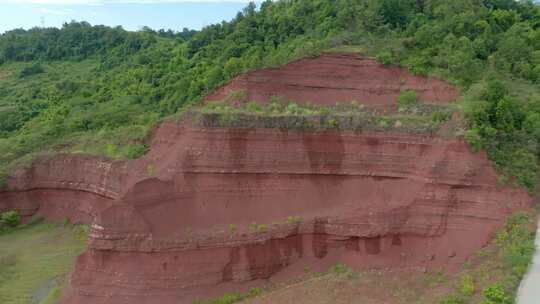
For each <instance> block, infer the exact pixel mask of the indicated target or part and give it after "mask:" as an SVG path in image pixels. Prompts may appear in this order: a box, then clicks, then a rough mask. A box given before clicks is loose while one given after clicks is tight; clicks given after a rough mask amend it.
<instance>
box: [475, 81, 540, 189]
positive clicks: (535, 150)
mask: <svg viewBox="0 0 540 304" xmlns="http://www.w3.org/2000/svg"><path fill="white" fill-rule="evenodd" d="M480 98H481V99H483V100H482V101H478V102H476V103H474V104H473V106H472V107H471V108H470V109H468V110H467V111H466V115H467V118H468V121H469V123H470V130H468V131H467V132H466V134H465V138H466V139H467V141H468V142H469V143H470V144H471V146H472V147H473V149H474V150H479V149H486V150H487V151H488V153H489V155H490V157H491V159H492V160H493V161H494V162H495V163H496V164H497V165H498V167H499V168H500V169H501V170H502V172H503V173H504V174H506V175H507V176H513V177H515V179H516V180H517V182H518V183H519V184H521V185H523V186H525V187H527V188H528V189H529V190H530V191H533V190H534V189H535V187H536V182H537V178H538V174H539V173H540V163H539V158H538V157H539V156H540V141H539V140H540V137H538V135H540V134H539V133H538V129H537V127H539V126H540V120H539V119H540V106H539V105H540V101H539V100H537V99H532V100H530V101H529V102H527V103H520V102H517V101H516V100H515V99H514V98H512V97H510V96H509V95H508V90H507V88H505V87H504V85H503V84H502V83H501V82H500V81H498V80H489V81H488V82H487V84H486V88H485V90H484V91H483V92H482V94H481V96H480Z"/></svg>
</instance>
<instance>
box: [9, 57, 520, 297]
mask: <svg viewBox="0 0 540 304" xmlns="http://www.w3.org/2000/svg"><path fill="white" fill-rule="evenodd" d="M351 58H359V57H354V56H345V55H342V54H340V55H324V56H322V57H319V58H318V59H317V58H314V59H313V58H312V59H306V61H307V64H306V66H307V67H306V68H305V69H300V68H299V67H298V66H295V65H297V64H299V63H302V62H306V61H297V62H295V63H293V64H292V65H293V67H294V68H293V69H292V70H295V71H296V73H298V75H297V76H296V77H297V79H307V80H303V81H308V80H309V77H310V75H315V74H317V73H314V72H313V70H311V69H310V68H308V67H313V66H315V65H317V62H318V64H319V65H320V66H321V67H322V66H324V67H325V68H326V69H328V70H326V71H327V74H330V72H331V71H333V70H332V69H331V67H332V65H333V66H335V67H336V69H337V70H339V69H340V68H342V67H343V66H344V64H340V62H341V63H343V61H340V60H346V62H348V61H349V60H351ZM329 59H332V60H331V63H329ZM354 60H360V59H354ZM360 61H361V62H368V63H370V64H371V65H373V62H372V61H370V60H365V59H361V60H360ZM289 69H290V66H285V67H284V68H283V71H288V70H289ZM358 69H360V70H362V69H361V68H358ZM377 69H381V70H382V71H383V72H381V73H384V71H386V69H388V70H391V71H393V70H395V69H394V68H385V67H382V66H378V67H377ZM272 71H273V72H272V73H281V70H280V69H277V70H272ZM370 71H374V70H370ZM375 71H376V70H375ZM261 73H262V72H261ZM287 73H288V72H287ZM351 73H352V72H351ZM358 73H360V72H358ZM399 73H404V72H399ZM338 74H339V73H338V72H336V73H335V75H338ZM353 74H354V75H357V74H356V72H355V73H353ZM360 74H361V73H360ZM272 75H273V74H272ZM362 75H364V76H363V77H364V78H362V79H364V80H365V81H366V82H368V79H381V81H385V80H384V79H386V78H385V77H386V76H384V75H385V74H383V76H384V77H382V76H381V77H379V76H377V75H371V76H370V75H369V74H366V73H364V74H362ZM268 77H270V76H268ZM366 77H367V78H366ZM410 77H413V76H410ZM316 78H317V77H316ZM270 79H276V81H278V80H279V79H281V80H283V78H279V79H278V78H273V76H272V77H270ZM362 79H359V78H357V79H356V80H355V83H357V82H361V81H362ZM314 81H315V80H314ZM316 81H319V80H316ZM397 81H398V82H399V77H398V78H397ZM425 81H427V80H425ZM437 82H439V81H437ZM232 83H233V84H234V83H235V82H234V81H233V82H232ZM441 83H442V82H441ZM443 84H444V83H443ZM443 84H441V86H434V87H429V86H427V87H426V90H425V92H424V95H425V96H445V97H444V98H443V97H441V99H440V100H435V99H431V98H428V97H426V98H427V99H429V100H431V101H435V102H448V101H450V100H451V99H452V98H454V97H455V94H457V93H456V91H455V90H452V94H448V92H449V91H450V89H448V88H450V86H448V85H446V84H444V85H443ZM302 86H303V89H302V90H307V87H306V86H304V85H302ZM370 86H372V87H373V86H375V87H376V83H372V84H370ZM381 86H383V87H387V84H386V83H385V84H384V85H381ZM226 87H227V86H226ZM226 87H224V88H222V89H221V90H222V91H226V90H228V89H226ZM320 87H324V86H320ZM379 88H381V87H379ZM275 89H276V90H277V89H278V88H275ZM412 89H415V90H416V89H419V90H420V88H418V87H417V88H412ZM272 90H274V89H272ZM325 90H326V89H323V91H325ZM333 90H334V88H332V89H330V90H329V91H328V92H326V91H325V92H326V93H325V92H320V91H319V92H318V94H317V96H326V97H324V98H322V97H321V99H320V100H318V99H315V100H314V101H315V102H318V103H323V104H330V103H335V101H336V98H337V99H339V101H341V97H339V96H338V97H339V98H338V97H336V96H334V97H332V96H333V95H331V94H330V92H332V91H333ZM353 91H354V92H356V91H358V90H353ZM247 92H248V94H253V95H250V96H251V99H254V100H258V101H261V102H263V101H265V99H264V96H266V95H264V94H262V95H260V94H259V93H250V92H259V91H258V89H257V90H255V91H250V90H249V89H248V90H247ZM295 92H296V91H295ZM295 92H292V91H286V90H285V91H276V93H277V94H279V95H282V96H285V97H287V98H293V99H294V98H296V97H297V95H296V93H295ZM380 92H385V89H382V90H381V91H380ZM392 92H394V91H392ZM397 92H399V88H398V91H397ZM218 94H221V93H219V92H218ZM325 94H328V95H325ZM344 94H345V93H344ZM392 94H394V93H392ZM392 94H386V95H385V94H378V95H377V96H379V97H380V96H384V98H383V97H380V98H381V99H377V100H376V101H378V103H377V102H376V101H373V99H370V100H372V103H373V104H383V105H390V101H392V98H394V95H392ZM261 96H263V97H261ZM310 96H311V95H310ZM340 96H341V95H340ZM343 96H345V95H343ZM357 97H358V96H357V95H354V94H352V95H350V96H348V97H346V99H347V100H348V101H350V100H353V99H356V98H357ZM364 97H365V99H364V100H366V99H367V98H368V96H367V95H366V96H364ZM343 98H345V97H343ZM373 98H374V99H375V97H373ZM209 99H212V98H211V97H209ZM344 101H345V99H344ZM425 101H427V100H425ZM367 102H368V101H367ZM368 104H369V103H368ZM528 204H529V197H528V195H527V194H526V192H524V191H522V190H519V189H511V188H508V187H504V186H500V185H498V183H497V176H496V173H495V171H494V170H493V168H492V167H491V165H490V162H489V161H488V159H487V157H486V155H485V154H484V153H477V154H473V153H471V151H470V150H469V148H468V147H467V144H466V143H465V142H464V141H463V140H461V139H442V138H438V137H436V136H433V135H421V134H410V133H406V132H376V131H369V130H359V131H347V130H284V129H276V128H238V129H230V128H201V127H197V126H195V125H192V124H191V123H190V122H189V121H188V120H187V121H184V122H181V123H180V122H174V121H169V122H165V123H163V124H161V125H160V126H159V127H158V129H157V130H156V132H155V135H154V139H153V143H152V148H151V150H150V151H149V153H148V154H147V155H146V156H145V157H143V158H142V159H139V160H135V161H129V162H109V161H106V160H103V159H99V158H93V157H87V156H70V155H59V156H55V157H52V158H46V159H42V160H39V161H37V162H36V164H35V165H34V166H33V167H32V169H30V170H27V171H21V172H19V173H18V174H17V175H15V176H14V177H13V178H12V179H11V180H10V187H9V191H4V192H0V209H2V210H3V209H8V208H16V209H20V210H23V212H24V214H25V215H27V216H30V215H32V214H34V213H38V214H41V215H44V216H46V217H51V218H62V217H71V218H73V219H75V220H79V221H82V222H86V223H91V224H92V231H91V234H90V241H89V245H88V249H87V251H86V252H85V253H84V254H83V255H82V256H80V257H79V259H78V261H77V264H76V267H75V270H74V271H73V274H72V277H71V280H70V285H69V288H68V290H67V292H66V295H65V297H64V300H63V302H64V303H115V304H116V303H156V302H161V303H189V302H190V301H191V300H192V299H195V298H200V297H205V296H215V295H217V294H219V293H220V292H222V291H226V290H236V289H241V288H245V287H246V286H251V285H253V284H261V283H262V281H259V280H266V279H269V278H273V279H276V280H281V279H285V278H287V277H291V276H294V275H295V274H298V273H301V272H302V271H303V269H304V267H306V266H309V267H311V268H312V269H322V268H324V267H326V266H328V265H331V264H335V263H336V262H338V261H339V262H345V263H347V264H348V265H350V266H352V267H355V268H357V269H370V268H383V267H384V268H387V267H391V268H408V267H427V268H435V267H437V268H440V267H442V268H446V269H449V270H452V269H456V268H458V267H460V266H461V265H462V264H463V262H464V261H465V260H466V259H467V258H468V257H469V256H470V255H471V254H472V253H473V252H475V251H476V250H477V249H479V248H481V247H482V246H483V245H484V244H485V243H486V242H487V241H488V240H489V239H490V237H491V235H492V233H493V232H494V231H495V230H496V229H497V228H498V227H500V225H501V224H502V223H503V222H504V220H505V218H506V216H507V215H508V214H510V213H511V212H513V211H514V210H517V209H520V208H527V207H528Z"/></svg>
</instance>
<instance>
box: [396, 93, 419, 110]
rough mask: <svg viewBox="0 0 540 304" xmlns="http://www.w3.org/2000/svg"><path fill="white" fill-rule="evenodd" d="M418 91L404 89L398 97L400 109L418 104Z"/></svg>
mask: <svg viewBox="0 0 540 304" xmlns="http://www.w3.org/2000/svg"><path fill="white" fill-rule="evenodd" d="M417 102H418V101H417V99H416V92H415V91H413V90H407V91H403V92H401V93H400V94H399V96H398V99H397V105H398V109H399V110H400V111H402V110H407V109H410V108H411V107H413V106H415V105H416V104H417Z"/></svg>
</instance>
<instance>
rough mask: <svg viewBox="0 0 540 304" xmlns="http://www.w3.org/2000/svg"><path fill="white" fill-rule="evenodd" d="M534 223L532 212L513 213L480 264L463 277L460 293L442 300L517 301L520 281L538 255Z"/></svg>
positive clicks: (458, 303) (444, 303) (463, 303)
mask: <svg viewBox="0 0 540 304" xmlns="http://www.w3.org/2000/svg"><path fill="white" fill-rule="evenodd" d="M531 224H532V221H531V218H530V216H529V215H528V214H525V213H517V214H515V215H513V216H511V217H510V218H509V219H508V220H507V223H506V225H505V227H504V228H503V229H502V230H501V231H500V232H499V233H498V234H497V236H496V238H495V244H493V246H492V248H487V249H485V250H483V251H482V252H481V253H480V255H479V257H480V263H479V264H478V265H476V266H475V267H472V268H471V269H470V270H467V271H466V273H465V274H463V275H462V276H461V277H460V279H459V281H458V282H457V285H456V293H454V294H450V295H447V296H446V297H445V298H443V299H442V300H441V301H440V303H441V304H467V303H482V304H511V303H514V301H513V299H514V298H515V296H516V292H517V289H518V287H519V283H520V282H521V279H522V278H523V276H524V275H525V273H526V271H527V269H528V267H529V265H530V263H531V261H532V257H533V254H534V248H535V247H534V229H532V226H533V225H531ZM473 262H474V261H473ZM479 287H480V288H479Z"/></svg>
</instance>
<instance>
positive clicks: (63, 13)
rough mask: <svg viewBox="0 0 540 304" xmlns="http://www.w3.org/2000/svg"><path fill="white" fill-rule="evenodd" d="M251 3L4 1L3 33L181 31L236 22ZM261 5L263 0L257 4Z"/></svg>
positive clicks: (228, 0)
mask: <svg viewBox="0 0 540 304" xmlns="http://www.w3.org/2000/svg"><path fill="white" fill-rule="evenodd" d="M248 2H249V1H248V0H224V1H220V0H0V33H2V32H4V31H6V30H10V29H14V28H21V27H22V28H31V27H34V26H42V25H44V26H47V27H48V26H57V27H58V26H61V25H62V23H64V22H66V21H71V20H77V21H88V22H90V23H91V24H105V25H110V26H116V25H121V26H123V27H124V28H125V29H128V30H138V29H140V28H141V27H142V26H145V25H146V26H149V27H151V28H153V29H161V28H164V29H173V30H181V29H182V28H184V27H187V28H192V29H200V28H201V27H203V26H205V25H209V24H213V23H216V22H221V21H222V20H230V19H232V18H233V17H234V16H235V15H236V13H237V12H239V11H240V10H242V8H243V7H245V6H246V5H247V3H248ZM255 2H260V1H255Z"/></svg>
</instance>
